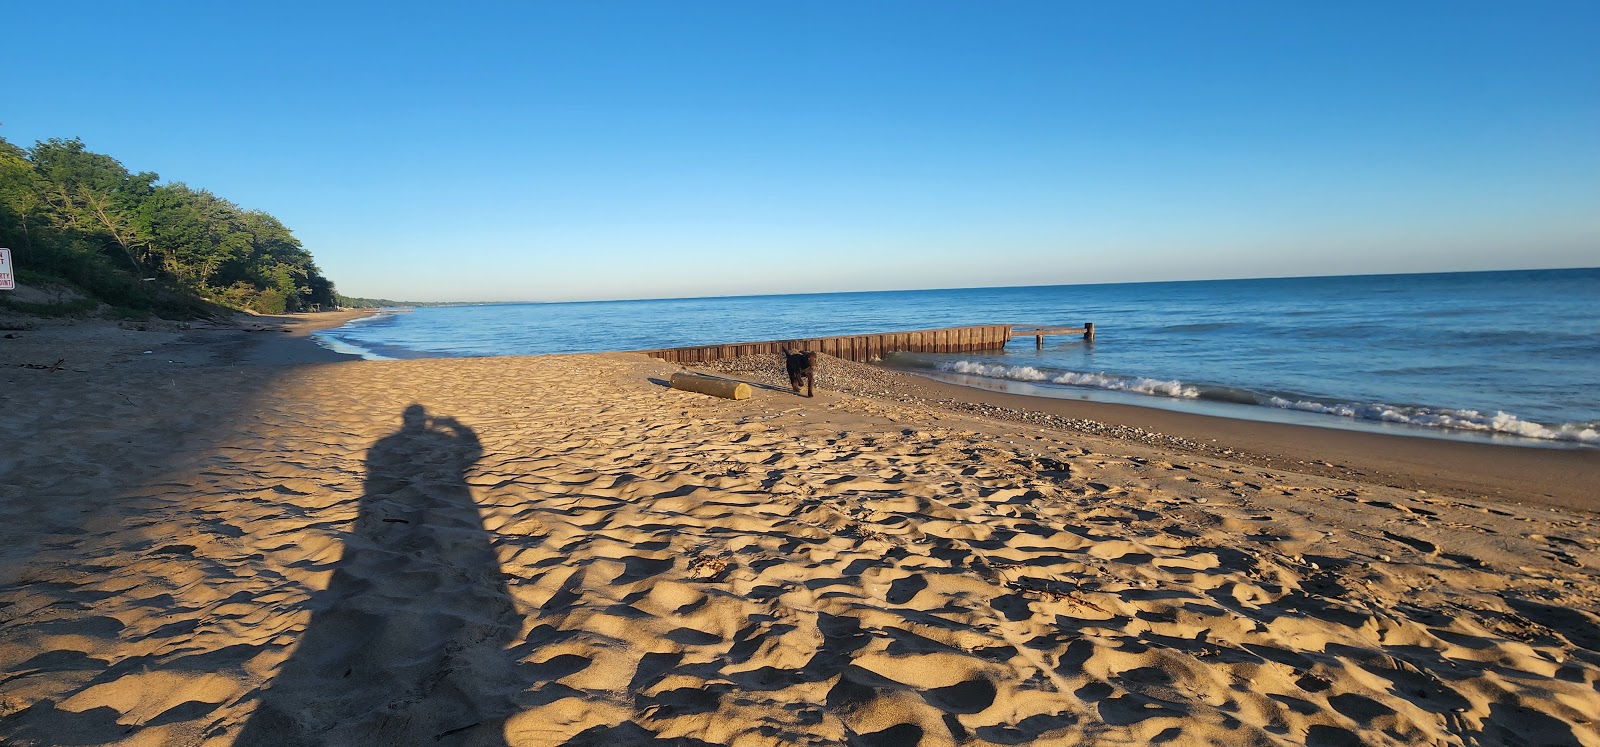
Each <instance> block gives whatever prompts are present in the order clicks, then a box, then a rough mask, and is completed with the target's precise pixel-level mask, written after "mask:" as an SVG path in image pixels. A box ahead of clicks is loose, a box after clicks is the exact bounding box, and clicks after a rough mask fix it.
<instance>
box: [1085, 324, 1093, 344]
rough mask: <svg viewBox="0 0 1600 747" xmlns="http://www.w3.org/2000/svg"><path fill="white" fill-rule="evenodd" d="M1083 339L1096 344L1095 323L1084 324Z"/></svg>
mask: <svg viewBox="0 0 1600 747" xmlns="http://www.w3.org/2000/svg"><path fill="white" fill-rule="evenodd" d="M1083 339H1085V340H1088V341H1089V342H1094V322H1084V323H1083Z"/></svg>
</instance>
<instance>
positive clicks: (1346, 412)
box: [318, 269, 1600, 447]
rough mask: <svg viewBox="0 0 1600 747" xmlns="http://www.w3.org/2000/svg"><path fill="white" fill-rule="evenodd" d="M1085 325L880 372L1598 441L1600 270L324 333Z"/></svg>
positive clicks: (706, 335)
mask: <svg viewBox="0 0 1600 747" xmlns="http://www.w3.org/2000/svg"><path fill="white" fill-rule="evenodd" d="M1090 321H1092V322H1094V323H1095V327H1096V331H1097V339H1096V340H1095V342H1094V343H1092V344H1091V343H1088V342H1085V341H1084V340H1081V339H1077V338H1071V337H1053V338H1045V349H1044V350H1037V351H1036V350H1035V349H1034V341H1033V338H1031V337H1030V338H1022V339H1018V340H1015V341H1013V342H1012V344H1011V345H1009V346H1008V347H1007V348H1006V349H1005V350H1004V351H1003V352H1001V351H997V352H995V353H992V354H976V353H963V354H952V355H929V354H895V355H891V356H889V357H888V358H887V359H886V360H885V361H884V364H885V365H889V366H892V367H896V368H902V369H906V370H910V371H915V372H918V373H921V374H924V375H928V376H932V377H935V378H942V379H946V380H950V381H954V382H957V383H962V384H967V385H970V386H981V387H987V388H992V389H1003V390H1008V391H1021V392H1024V393H1028V394H1034V395H1040V396H1054V397H1066V398H1082V399H1094V400H1107V401H1117V402H1127V403H1133V404H1141V405H1145V406H1154V407H1163V408H1168V409H1176V410H1186V411H1195V412H1205V413H1210V414H1219V415H1225V416H1230V417H1240V418H1249V419H1262V420H1283V421H1290V422H1300V423H1309V424H1313V425H1323V426H1329V427H1344V428H1360V429H1369V430H1387V431H1390V432H1397V433H1404V434H1408V435H1427V436H1436V437H1448V438H1469V439H1491V440H1497V441H1505V442H1512V443H1520V444H1525V445H1549V446H1571V447H1585V446H1600V395H1597V392H1600V269H1580V270H1530V271H1514V272H1481V273H1447V274H1431V275H1370V276H1351V277H1325V278H1287V279H1270V280H1217V281H1194V282H1174V283H1127V284H1115V285H1077V286H1040V287H1025V288H981V289H955V290H930V291H888V292H872V293H827V294H808V295H789V296H744V297H734V298H699V299H672V300H649V301H606V302H591V303H559V304H501V305H479V306H449V307H424V308H418V309H416V310H415V311H412V312H408V313H394V314H383V315H379V316H375V317H370V318H367V319H363V320H360V321H357V322H354V323H352V324H350V325H347V326H345V327H341V328H338V329H335V330H328V331H325V332H322V333H318V338H319V340H320V341H321V342H322V343H323V344H324V345H327V346H329V347H333V348H335V349H343V350H347V351H353V352H359V353H361V354H362V355H364V356H365V357H368V358H418V357H442V356H487V355H532V354H542V353H571V352H592V351H604V350H637V349H643V348H653V347H671V346H678V345H693V344H710V343H723V342H741V341H753V340H771V339H783V338H790V337H812V336H823V335H834V334H848V333H860V332H886V331H893V330H902V329H925V328H929V327H943V326H956V325H964V324H985V323H1018V324H1049V325H1071V326H1078V325H1081V324H1082V323H1083V322H1090Z"/></svg>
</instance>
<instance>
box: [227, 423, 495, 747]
mask: <svg viewBox="0 0 1600 747" xmlns="http://www.w3.org/2000/svg"><path fill="white" fill-rule="evenodd" d="M481 455H482V448H481V447H480V446H479V444H478V438H477V435H476V434H475V433H473V432H472V429H470V428H468V427H466V426H464V425H462V424H461V423H459V422H457V421H456V420H455V419H453V418H449V417H442V416H433V417H430V416H429V415H428V413H427V411H426V409H424V408H423V406H422V405H416V404H413V405H411V406H409V407H407V408H406V409H405V412H404V413H403V415H402V425H401V427H400V430H399V431H397V432H395V433H394V434H392V435H389V436H386V437H384V438H383V439H381V440H379V441H378V442H377V443H375V444H373V446H372V448H371V449H370V450H368V452H367V460H366V468H367V478H366V489H365V491H364V493H363V494H362V496H361V504H360V512H359V514H358V516H357V518H356V522H355V527H354V531H353V532H352V533H351V535H350V536H349V537H347V538H346V540H345V544H344V554H343V556H342V557H341V558H340V559H339V562H338V565H337V566H336V567H335V568H334V571H333V577H332V580H331V581H330V582H329V584H328V589H327V590H326V591H324V592H322V593H320V594H318V595H316V597H315V598H314V599H313V600H312V603H311V608H312V616H311V621H310V623H308V624H307V626H306V630H305V633H304V634H303V635H302V637H301V639H300V641H299V645H298V647H297V648H296V649H295V651H294V653H293V654H292V655H291V656H290V658H289V660H288V661H287V662H286V663H285V664H284V666H283V667H282V669H281V670H280V671H279V673H278V675H277V677H276V678H274V680H273V681H272V684H271V686H270V687H269V688H268V689H267V691H266V692H265V693H264V695H263V697H262V702H261V705H260V706H259V707H258V708H257V709H256V711H255V713H254V714H253V715H252V717H251V718H250V720H249V722H248V723H246V725H245V727H244V730H243V732H242V733H241V735H240V737H239V739H238V741H237V742H235V744H236V745H240V746H241V747H264V746H266V745H313V744H315V745H335V744H339V745H344V744H348V745H358V744H360V745H378V744H384V745H424V744H425V745H440V744H446V745H448V744H458V745H503V744H505V738H504V722H505V719H506V717H507V715H509V714H510V713H512V712H513V703H512V698H513V697H514V696H515V694H516V693H517V692H518V691H520V690H521V689H522V687H521V686H520V685H519V684H518V682H517V671H516V670H517V668H516V662H515V660H514V658H513V656H512V655H511V654H510V653H509V652H508V651H507V646H508V644H509V643H510V642H511V641H512V640H513V639H514V638H515V637H516V636H517V634H518V633H519V631H520V629H521V625H522V620H521V617H520V615H519V613H518V612H517V611H516V608H515V606H514V605H513V604H512V601H511V596H510V594H509V593H508V592H507V590H506V581H505V577H504V574H503V573H502V572H501V570H500V564H499V562H498V561H497V558H496V556H495V552H494V549H493V547H492V546H491V537H490V534H489V532H488V531H486V530H485V529H484V527H483V522H482V520H481V518H480V516H479V514H478V508H477V505H476V504H475V503H474V502H473V499H472V495H471V492H470V491H469V489H468V487H467V483H466V472H467V470H469V469H470V468H471V467H472V465H473V464H474V463H475V462H476V461H477V460H478V458H479V457H480V456H481Z"/></svg>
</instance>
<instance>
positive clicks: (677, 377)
mask: <svg viewBox="0 0 1600 747" xmlns="http://www.w3.org/2000/svg"><path fill="white" fill-rule="evenodd" d="M672 388H673V389H682V390H683V391H686V392H697V393H699V394H709V395H711V396H713V397H721V398H723V399H750V385H749V384H746V383H744V382H742V381H729V380H727V379H719V378H716V377H714V376H702V375H700V374H696V373H689V372H688V371H679V372H677V373H675V374H673V375H672Z"/></svg>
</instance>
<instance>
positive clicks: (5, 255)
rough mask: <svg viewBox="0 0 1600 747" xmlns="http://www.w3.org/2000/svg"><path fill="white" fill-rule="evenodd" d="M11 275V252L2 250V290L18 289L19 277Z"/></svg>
mask: <svg viewBox="0 0 1600 747" xmlns="http://www.w3.org/2000/svg"><path fill="white" fill-rule="evenodd" d="M11 273H12V269H11V250H10V249H0V290H7V291H8V290H16V289H17V276H16V275H13V274H11Z"/></svg>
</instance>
